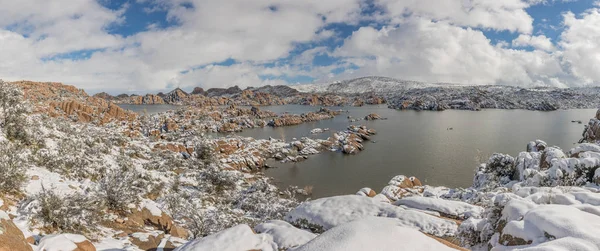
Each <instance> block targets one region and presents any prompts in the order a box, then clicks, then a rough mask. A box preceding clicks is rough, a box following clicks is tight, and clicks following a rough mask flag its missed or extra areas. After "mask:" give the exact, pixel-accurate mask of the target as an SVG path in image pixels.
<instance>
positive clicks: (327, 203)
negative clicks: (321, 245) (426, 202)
mask: <svg viewBox="0 0 600 251" xmlns="http://www.w3.org/2000/svg"><path fill="white" fill-rule="evenodd" d="M369 216H378V217H389V218H397V219H398V220H399V222H400V223H401V224H402V225H403V226H405V227H410V228H414V229H417V230H420V231H422V232H425V233H428V234H432V235H435V236H453V235H454V234H455V233H456V230H457V228H458V226H457V225H456V223H455V222H453V221H450V220H446V219H441V218H437V217H435V216H432V215H429V214H425V213H422V212H419V211H413V210H404V209H402V208H400V207H397V206H393V205H390V204H387V203H382V202H379V201H378V200H375V199H373V198H369V197H365V196H357V195H344V196H334V197H327V198H321V199H317V200H313V201H308V202H304V203H302V204H301V205H300V206H298V207H297V208H296V209H294V210H292V211H291V212H289V213H288V215H286V217H285V220H286V221H288V222H290V223H292V224H294V225H299V226H301V227H303V228H304V227H307V228H310V229H312V230H314V231H316V232H322V231H323V230H327V229H331V228H333V227H336V226H339V225H341V224H344V223H348V222H351V221H355V220H359V219H362V218H365V217H369Z"/></svg>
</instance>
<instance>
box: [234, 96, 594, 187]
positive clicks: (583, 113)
mask: <svg viewBox="0 0 600 251" xmlns="http://www.w3.org/2000/svg"><path fill="white" fill-rule="evenodd" d="M261 109H267V110H272V111H275V112H277V113H283V112H286V111H287V112H290V113H303V112H308V111H315V110H317V109H318V107H310V106H299V105H286V106H274V107H262V108H261ZM331 109H343V110H348V113H347V114H346V113H344V114H342V115H340V116H338V117H336V118H334V119H330V120H323V121H318V122H311V123H305V124H301V125H297V126H289V127H280V128H270V127H266V128H261V129H251V130H246V131H244V132H241V133H238V134H239V135H243V136H248V137H254V138H265V139H266V138H269V137H273V138H283V139H286V140H291V139H292V138H298V139H299V138H301V137H303V136H309V137H320V138H326V137H328V136H330V135H331V132H325V133H323V134H317V135H311V134H310V133H309V132H310V130H311V129H313V128H330V129H331V130H332V131H335V130H344V129H345V128H346V127H347V126H348V125H350V124H355V125H359V124H362V125H366V126H367V127H369V128H374V129H376V130H377V132H378V134H377V135H375V136H374V137H372V140H373V141H375V142H374V143H373V142H367V143H365V150H364V151H362V152H360V153H359V154H357V155H344V154H341V153H335V152H325V153H322V154H318V155H312V156H310V157H309V159H308V160H306V161H303V162H300V163H279V162H276V161H271V162H269V164H270V165H272V166H276V167H277V168H271V169H268V170H266V171H265V172H266V174H267V175H268V176H271V177H273V178H274V179H275V180H276V182H277V183H278V184H279V185H280V186H282V187H285V186H287V185H296V186H300V187H303V186H307V185H308V186H313V198H318V197H324V196H331V195H340V194H351V193H355V192H356V191H358V190H359V189H360V188H362V187H371V188H373V189H375V190H376V191H377V192H379V191H380V190H381V188H382V187H383V186H384V185H386V184H387V182H388V181H389V180H390V179H391V178H392V177H393V176H395V175H398V174H404V175H408V176H416V177H418V178H419V179H420V180H421V181H423V182H424V183H425V184H429V185H443V186H448V187H469V186H470V185H471V184H472V180H473V175H474V170H475V169H476V167H477V165H478V163H479V161H480V160H481V161H486V160H487V159H488V157H489V156H490V155H491V154H492V153H494V152H501V153H507V154H510V155H511V156H516V155H517V154H518V153H519V152H521V151H525V149H526V145H527V143H528V142H529V141H531V140H535V139H542V140H544V141H546V142H547V143H548V144H549V145H556V146H559V147H561V148H563V150H568V149H570V148H572V147H573V146H574V144H575V143H576V142H577V141H578V140H579V139H580V138H581V133H582V132H583V127H584V124H587V121H589V119H590V118H592V117H593V116H594V115H595V112H596V111H595V110H593V109H581V110H560V111H552V112H539V111H526V110H483V111H478V112H473V111H455V110H447V111H443V112H432V111H398V110H393V109H388V108H387V107H385V106H365V107H343V108H340V107H337V108H331ZM369 113H377V114H379V115H381V116H382V117H386V118H388V119H387V120H378V121H364V120H361V121H357V122H354V123H350V122H348V119H347V116H348V115H350V116H353V117H356V118H363V117H364V116H366V115H368V114H369ZM572 120H581V121H583V124H578V123H572V122H571V121H572ZM449 128H452V130H449Z"/></svg>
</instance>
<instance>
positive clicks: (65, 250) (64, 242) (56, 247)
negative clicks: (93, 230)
mask: <svg viewBox="0 0 600 251" xmlns="http://www.w3.org/2000/svg"><path fill="white" fill-rule="evenodd" d="M86 240H87V239H86V238H85V237H84V236H83V235H78V234H59V235H47V236H44V238H42V239H41V240H40V243H39V244H38V250H44V251H73V250H76V249H77V245H76V243H81V242H84V241H86Z"/></svg>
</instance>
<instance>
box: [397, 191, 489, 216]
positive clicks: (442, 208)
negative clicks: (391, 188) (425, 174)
mask: <svg viewBox="0 0 600 251" xmlns="http://www.w3.org/2000/svg"><path fill="white" fill-rule="evenodd" d="M394 205H403V206H407V207H411V208H416V209H421V210H432V211H436V212H439V213H442V215H443V216H448V217H450V218H456V219H466V218H471V217H475V218H481V214H482V213H483V208H482V207H480V206H475V205H471V204H469V203H465V202H462V201H452V200H444V199H439V198H431V197H419V196H412V197H407V198H402V199H399V200H397V201H396V202H395V203H394Z"/></svg>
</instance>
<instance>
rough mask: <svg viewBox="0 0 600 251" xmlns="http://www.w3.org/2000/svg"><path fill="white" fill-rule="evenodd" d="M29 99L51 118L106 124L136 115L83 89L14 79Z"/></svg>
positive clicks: (37, 108) (37, 109)
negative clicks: (90, 94) (62, 117)
mask: <svg viewBox="0 0 600 251" xmlns="http://www.w3.org/2000/svg"><path fill="white" fill-rule="evenodd" d="M13 84H16V85H18V86H19V87H20V88H21V89H22V90H23V92H24V96H25V99H27V100H29V101H30V102H32V103H33V104H34V106H35V108H36V109H35V111H36V112H40V113H47V114H48V115H50V116H52V117H59V116H64V117H70V118H73V119H75V120H76V121H80V122H95V123H98V124H105V123H108V122H112V121H122V120H128V121H131V120H133V119H135V118H136V114H135V113H132V112H128V111H126V110H124V109H122V108H120V107H119V106H117V105H115V104H113V103H111V102H109V101H107V100H105V99H103V98H99V97H90V96H88V94H87V93H85V91H83V90H81V89H77V88H76V87H74V86H71V85H64V84H61V83H50V82H45V83H42V82H31V81H19V82H13Z"/></svg>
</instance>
